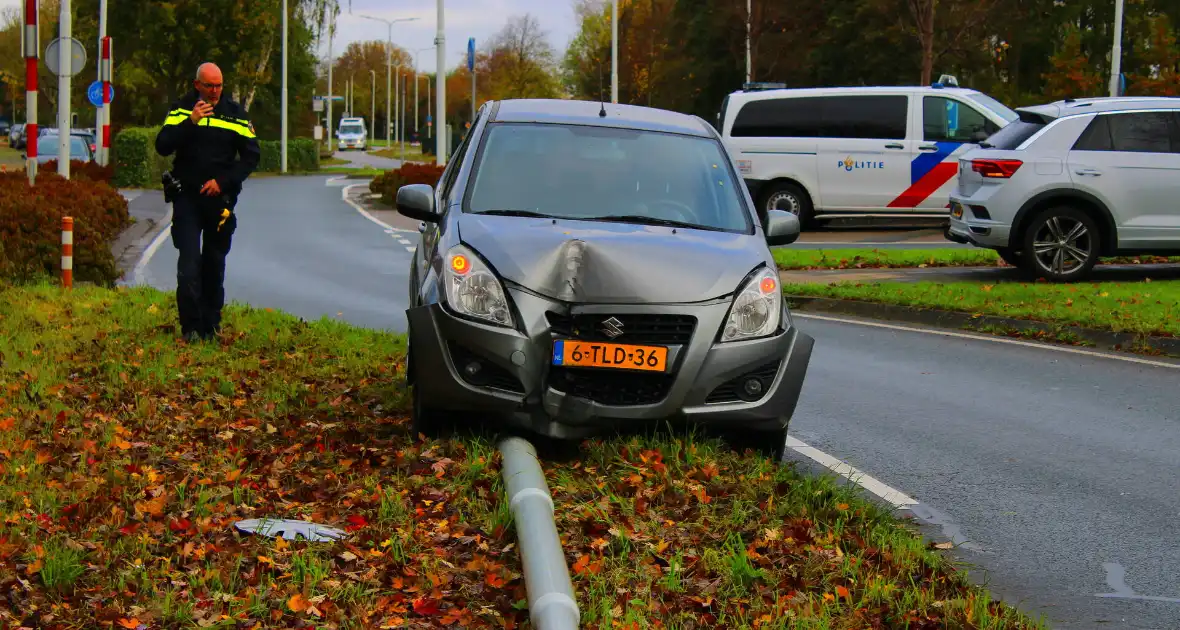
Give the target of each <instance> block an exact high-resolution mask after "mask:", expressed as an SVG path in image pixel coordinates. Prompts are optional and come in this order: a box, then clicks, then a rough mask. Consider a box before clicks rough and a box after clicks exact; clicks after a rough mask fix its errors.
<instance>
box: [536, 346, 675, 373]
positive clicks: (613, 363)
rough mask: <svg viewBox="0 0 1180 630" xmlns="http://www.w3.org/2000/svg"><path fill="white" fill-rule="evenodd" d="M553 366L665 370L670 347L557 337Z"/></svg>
mask: <svg viewBox="0 0 1180 630" xmlns="http://www.w3.org/2000/svg"><path fill="white" fill-rule="evenodd" d="M553 365H562V366H565V367H594V368H612V369H617V370H643V371H647V372H663V371H665V370H666V369H667V367H668V349H667V348H663V347H660V346H633V345H628V344H622V343H606V342H600V341H578V340H576V339H558V340H556V341H554V342H553Z"/></svg>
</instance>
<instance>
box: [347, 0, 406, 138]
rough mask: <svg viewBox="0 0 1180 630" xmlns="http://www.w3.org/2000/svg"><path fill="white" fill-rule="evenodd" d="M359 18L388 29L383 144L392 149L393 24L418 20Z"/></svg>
mask: <svg viewBox="0 0 1180 630" xmlns="http://www.w3.org/2000/svg"><path fill="white" fill-rule="evenodd" d="M360 17H363V18H365V19H366V20H373V21H374V22H384V23H385V25H386V26H387V27H389V35H388V37H387V39H386V43H385V129H386V132H385V142H386V144H387V145H388V146H389V148H391V149H392V148H393V118H392V117H393V112H392V111H391V107H390V106H391V105H392V104H393V85H392V81H393V79H392V76H391V75H392V73H393V66H392V64H393V25H394V23H395V22H413V21H414V20H417V19H418V18H416V17H412V18H398V19H396V20H386V19H384V18H379V17H373V16H371V15H362V16H360Z"/></svg>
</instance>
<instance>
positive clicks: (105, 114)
mask: <svg viewBox="0 0 1180 630" xmlns="http://www.w3.org/2000/svg"><path fill="white" fill-rule="evenodd" d="M104 3H105V0H104ZM112 46H113V44H112V40H111V38H110V37H103V38H102V60H101V61H100V62H99V72H100V73H101V76H100V77H99V80H100V81H102V107H101V108H100V111H101V112H102V113H101V114H100V115H99V119H100V120H101V121H102V129H100V130H99V134H100V136H99V137H100V142H101V148H100V149H99V150H98V163H99V164H101V165H103V166H106V165H107V164H108V163H109V162H110V159H111V63H112V61H111V48H112Z"/></svg>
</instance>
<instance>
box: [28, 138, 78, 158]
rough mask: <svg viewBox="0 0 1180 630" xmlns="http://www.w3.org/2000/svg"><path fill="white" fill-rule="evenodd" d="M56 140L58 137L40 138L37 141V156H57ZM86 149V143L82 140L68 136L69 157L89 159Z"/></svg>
mask: <svg viewBox="0 0 1180 630" xmlns="http://www.w3.org/2000/svg"><path fill="white" fill-rule="evenodd" d="M57 139H58V136H56V135H45V136H41V138H39V139H38V140H37V155H58V153H57ZM87 149H88V148H87V146H86V142H85V141H84V140H82V138H79V137H78V136H70V157H72V158H76V157H77V158H86V157H90V152H89V151H88V150H87Z"/></svg>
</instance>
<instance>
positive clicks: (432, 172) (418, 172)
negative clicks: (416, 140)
mask: <svg viewBox="0 0 1180 630" xmlns="http://www.w3.org/2000/svg"><path fill="white" fill-rule="evenodd" d="M445 168H446V167H445V166H439V165H437V164H423V163H420V162H407V163H405V164H403V165H402V167H401V168H397V169H394V170H392V171H385V172H384V173H382V174H380V175H378V176H377V177H374V178H373V181H371V182H369V191H370V192H372V193H374V194H378V193H379V194H380V195H381V201H382V202H384V203H385V204H386V205H389V206H392V205H394V200H395V198H396V197H397V189H398V188H401V187H402V186H408V185H410V184H430V185H431V186H437V185H438V180H439V179H440V178H441V177H442V173H443V169H445Z"/></svg>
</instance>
